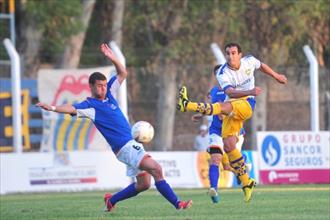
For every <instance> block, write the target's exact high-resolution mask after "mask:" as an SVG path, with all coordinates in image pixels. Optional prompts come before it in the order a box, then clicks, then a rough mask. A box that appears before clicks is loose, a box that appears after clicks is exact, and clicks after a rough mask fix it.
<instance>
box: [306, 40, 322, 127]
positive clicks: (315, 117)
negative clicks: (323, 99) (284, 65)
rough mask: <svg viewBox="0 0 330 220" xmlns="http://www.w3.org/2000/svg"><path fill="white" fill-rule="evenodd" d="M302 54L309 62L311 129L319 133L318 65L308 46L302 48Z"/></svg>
mask: <svg viewBox="0 0 330 220" xmlns="http://www.w3.org/2000/svg"><path fill="white" fill-rule="evenodd" d="M303 50H304V53H305V55H306V57H307V60H308V62H309V79H310V93H311V102H310V103H311V113H310V114H311V129H312V131H319V130H320V127H319V70H318V63H317V59H316V57H315V55H314V54H313V51H312V50H311V48H310V47H309V46H308V45H305V46H304V47H303Z"/></svg>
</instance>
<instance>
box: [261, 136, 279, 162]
mask: <svg viewBox="0 0 330 220" xmlns="http://www.w3.org/2000/svg"><path fill="white" fill-rule="evenodd" d="M262 158H263V160H264V161H265V163H266V164H268V165H269V166H275V165H276V164H277V163H278V162H279V160H280V158H281V147H280V144H279V142H278V140H277V139H276V138H275V137H274V136H272V135H269V136H267V137H266V138H265V139H264V141H263V143H262Z"/></svg>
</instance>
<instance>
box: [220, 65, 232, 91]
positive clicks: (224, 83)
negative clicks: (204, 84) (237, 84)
mask: <svg viewBox="0 0 330 220" xmlns="http://www.w3.org/2000/svg"><path fill="white" fill-rule="evenodd" d="M217 80H218V82H219V84H220V86H221V88H222V90H223V91H226V89H228V88H230V87H234V86H233V85H232V83H231V81H230V78H229V75H228V73H226V72H225V71H224V70H221V71H220V72H219V74H218V75H217Z"/></svg>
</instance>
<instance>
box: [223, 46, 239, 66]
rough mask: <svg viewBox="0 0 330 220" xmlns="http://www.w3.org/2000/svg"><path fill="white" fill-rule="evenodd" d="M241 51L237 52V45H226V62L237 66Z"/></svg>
mask: <svg viewBox="0 0 330 220" xmlns="http://www.w3.org/2000/svg"><path fill="white" fill-rule="evenodd" d="M241 57H242V53H239V52H238V49H237V47H227V49H226V59H227V63H228V64H229V65H230V66H231V67H234V68H239V66H240V61H241Z"/></svg>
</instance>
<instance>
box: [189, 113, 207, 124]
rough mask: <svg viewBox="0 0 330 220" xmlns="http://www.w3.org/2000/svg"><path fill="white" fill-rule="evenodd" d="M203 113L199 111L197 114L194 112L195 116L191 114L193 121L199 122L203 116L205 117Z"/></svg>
mask: <svg viewBox="0 0 330 220" xmlns="http://www.w3.org/2000/svg"><path fill="white" fill-rule="evenodd" d="M203 116H204V115H203V114H202V113H197V114H194V115H193V116H191V120H192V121H193V122H199V121H200V120H201V119H202V118H203Z"/></svg>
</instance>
